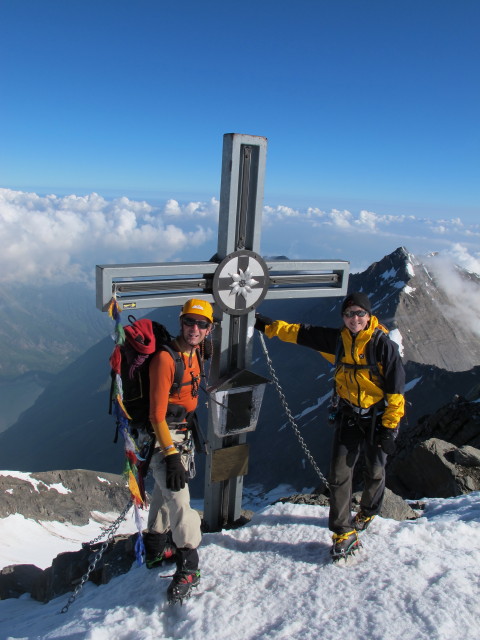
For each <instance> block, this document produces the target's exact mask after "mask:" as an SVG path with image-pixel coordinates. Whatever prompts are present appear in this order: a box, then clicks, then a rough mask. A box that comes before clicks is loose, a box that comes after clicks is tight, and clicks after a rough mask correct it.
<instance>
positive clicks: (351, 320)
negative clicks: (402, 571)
mask: <svg viewBox="0 0 480 640" xmlns="http://www.w3.org/2000/svg"><path fill="white" fill-rule="evenodd" d="M341 313H342V319H343V327H341V328H331V327H319V326H312V325H305V324H289V323H287V322H283V321H282V320H275V321H274V320H271V319H270V318H266V317H265V316H262V315H260V314H257V321H256V324H255V328H256V329H258V330H259V331H263V332H264V333H265V335H266V336H268V337H269V338H273V337H277V338H279V339H280V340H283V341H284V342H292V343H294V344H299V345H303V346H306V347H310V348H311V349H315V350H316V351H319V352H320V353H321V355H322V356H324V357H325V358H326V359H327V360H328V361H329V362H330V363H331V364H334V365H335V374H334V378H335V390H334V404H335V406H334V409H333V411H332V421H333V422H334V425H335V434H334V440H333V448H332V456H331V464H330V476H329V488H330V514H329V528H330V530H331V531H333V547H332V556H333V557H334V559H336V558H338V557H345V556H346V555H348V554H349V553H351V552H352V551H354V550H355V549H356V548H357V547H358V544H359V542H358V532H359V531H362V530H364V529H366V528H367V527H368V525H369V524H370V523H371V521H372V519H373V518H374V517H375V515H377V514H378V513H379V511H380V509H381V506H382V502H383V497H384V493H385V465H386V462H387V456H388V455H389V454H392V453H394V451H395V438H396V436H397V432H398V425H399V423H400V420H401V418H402V416H403V414H404V404H405V400H404V396H403V393H404V385H405V372H404V369H403V365H402V361H401V358H400V353H399V350H398V346H397V345H396V344H395V343H394V342H393V341H392V340H390V339H389V338H388V336H387V335H386V334H387V333H388V332H387V330H386V329H385V327H383V326H382V325H381V324H380V323H379V321H378V319H377V318H376V316H374V315H372V309H371V304H370V300H369V298H368V296H367V295H366V294H364V293H362V292H358V291H357V292H353V293H350V294H348V295H347V297H346V298H345V300H344V301H343V304H342V309H341ZM369 353H372V356H371V360H372V362H369V361H368V360H369V357H368V355H369ZM362 449H363V451H364V455H365V474H364V490H363V493H362V498H361V502H360V511H359V512H358V514H357V515H356V517H355V518H353V517H352V513H351V505H352V484H353V471H354V467H355V464H356V462H357V460H358V458H359V455H360V451H361V450H362Z"/></svg>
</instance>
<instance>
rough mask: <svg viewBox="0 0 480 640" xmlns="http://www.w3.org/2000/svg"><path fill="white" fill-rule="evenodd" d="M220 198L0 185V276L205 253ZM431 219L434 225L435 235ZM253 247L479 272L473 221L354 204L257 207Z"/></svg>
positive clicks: (60, 276) (29, 277) (37, 275)
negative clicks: (148, 197)
mask: <svg viewBox="0 0 480 640" xmlns="http://www.w3.org/2000/svg"><path fill="white" fill-rule="evenodd" d="M218 212H219V202H218V200H216V199H215V198H211V199H210V200H208V201H206V202H199V201H193V202H188V203H181V202H179V201H177V200H175V199H173V198H171V199H169V200H168V201H167V202H166V204H165V205H164V206H163V207H154V206H152V205H151V204H149V203H148V202H145V201H134V200H130V199H129V198H126V197H122V198H116V199H114V200H111V201H109V200H105V199H104V198H103V197H102V196H100V195H98V194H96V193H91V194H89V195H87V196H76V195H70V196H65V197H60V196H56V195H48V196H39V195H37V194H35V193H26V192H21V191H13V190H10V189H0V240H1V247H2V251H1V252H0V282H1V281H3V282H5V281H19V282H20V281H22V282H25V281H33V280H37V281H38V280H45V279H49V280H50V279H51V280H57V281H67V282H68V281H75V280H88V281H90V282H92V283H93V279H94V275H93V273H94V267H95V265H96V264H111V263H117V264H128V263H133V262H166V261H178V260H186V261H197V260H209V259H210V257H211V256H212V255H213V254H214V253H216V247H217V225H218V222H217V221H218ZM439 227H441V228H442V233H438V232H437V231H438V229H439ZM260 246H261V252H262V253H263V254H264V255H270V256H271V255H285V256H287V257H289V258H291V259H316V260H318V259H328V260H331V259H335V260H347V261H349V262H350V268H351V271H352V272H354V271H361V270H363V269H365V268H367V267H368V266H369V265H370V264H371V263H372V262H375V261H378V260H380V259H381V258H382V257H383V256H384V255H387V254H389V253H391V252H392V251H394V250H395V249H397V248H398V247H400V246H405V247H406V248H407V249H408V251H410V252H411V253H413V254H416V255H425V254H428V253H431V252H440V253H442V252H445V253H449V254H450V255H451V257H452V258H453V259H454V261H455V262H456V263H457V264H460V265H461V266H463V267H465V268H466V269H468V270H470V271H474V272H476V273H480V226H479V225H464V224H463V223H462V221H461V220H459V219H458V218H455V219H452V220H445V219H442V220H430V219H425V218H416V217H415V216H411V215H409V216H403V215H399V216H393V215H384V214H378V213H375V212H372V211H367V210H361V211H360V212H358V213H353V212H351V211H348V210H337V209H332V210H331V211H323V210H322V209H320V208H318V207H308V208H307V209H305V210H300V209H295V208H293V207H289V206H286V205H279V206H276V207H272V206H270V205H268V204H266V205H265V206H264V209H263V225H262V236H261V242H260Z"/></svg>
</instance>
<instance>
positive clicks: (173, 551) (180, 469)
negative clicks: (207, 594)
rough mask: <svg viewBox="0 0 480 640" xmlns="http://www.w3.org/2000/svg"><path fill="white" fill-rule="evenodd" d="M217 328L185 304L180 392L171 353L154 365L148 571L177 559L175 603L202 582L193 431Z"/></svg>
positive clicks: (205, 313) (206, 313)
mask: <svg viewBox="0 0 480 640" xmlns="http://www.w3.org/2000/svg"><path fill="white" fill-rule="evenodd" d="M212 325H213V309H212V306H211V305H210V303H208V302H206V301H205V300H197V299H192V300H188V302H186V303H185V304H184V306H183V308H182V310H181V313H180V332H179V335H178V336H177V337H176V338H175V339H174V340H173V341H172V343H171V345H170V346H171V347H172V348H173V350H174V351H176V352H177V353H178V354H180V357H181V358H182V360H183V366H184V374H183V380H182V383H181V384H180V385H179V387H178V389H177V390H174V391H171V389H172V384H173V382H174V376H175V362H174V360H173V358H172V356H171V355H170V353H168V352H167V351H163V350H160V351H158V352H157V353H156V354H155V355H154V357H153V358H152V361H151V363H150V423H151V425H152V427H153V430H154V433H155V438H156V444H155V451H154V454H153V456H152V460H151V463H150V469H151V470H152V474H153V477H154V480H155V486H154V489H153V493H152V500H151V505H150V511H149V517H148V530H147V532H146V534H145V535H144V540H145V548H146V564H147V567H148V568H153V567H154V566H158V565H159V564H161V563H162V561H163V560H168V559H172V557H173V556H174V557H175V560H176V563H177V571H176V572H175V574H174V576H173V579H172V582H171V583H170V585H169V587H168V592H167V593H168V600H169V602H177V601H182V600H183V599H184V598H186V597H188V596H189V595H190V594H191V590H192V587H196V586H197V585H198V583H199V582H200V571H199V570H198V563H199V559H198V551H197V547H198V546H199V544H200V542H201V531H200V516H199V514H198V512H197V511H195V510H194V509H192V507H191V506H190V492H189V489H188V468H189V463H190V462H191V461H193V443H192V433H191V427H192V424H193V423H194V421H195V420H196V416H195V409H196V408H197V403H198V391H199V385H200V382H201V380H200V378H201V372H202V371H203V366H201V364H202V359H203V353H202V349H201V345H202V344H203V342H204V340H205V338H206V337H207V336H208V335H209V333H210V332H211V329H212Z"/></svg>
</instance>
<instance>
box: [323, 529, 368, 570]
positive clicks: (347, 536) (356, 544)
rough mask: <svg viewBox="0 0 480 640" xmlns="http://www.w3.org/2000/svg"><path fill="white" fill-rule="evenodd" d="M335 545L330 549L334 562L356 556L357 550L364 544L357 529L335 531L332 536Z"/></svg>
mask: <svg viewBox="0 0 480 640" xmlns="http://www.w3.org/2000/svg"><path fill="white" fill-rule="evenodd" d="M332 540H333V547H332V549H331V551H330V555H331V557H332V561H333V562H338V561H339V560H346V559H347V558H349V557H351V556H354V555H355V552H356V551H358V549H360V547H361V546H362V544H361V542H360V540H359V539H358V533H357V531H355V530H353V531H348V532H347V533H334V534H333V536H332Z"/></svg>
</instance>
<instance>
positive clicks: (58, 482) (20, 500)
mask: <svg viewBox="0 0 480 640" xmlns="http://www.w3.org/2000/svg"><path fill="white" fill-rule="evenodd" d="M29 478H30V479H28V477H26V478H22V477H15V476H10V475H0V494H1V495H2V500H1V502H0V517H1V518H6V517H7V516H9V515H10V514H14V513H21V514H22V515H23V516H24V517H25V518H34V519H35V520H57V521H58V522H71V523H72V524H76V525H83V524H88V522H89V520H90V517H91V513H92V511H99V512H103V513H105V512H108V511H119V512H120V511H122V510H123V508H124V507H125V505H126V504H127V502H128V500H129V498H130V493H129V491H128V489H127V487H126V481H125V479H124V478H122V476H120V475H115V474H110V473H97V472H95V471H87V470H84V469H75V470H69V471H43V472H39V473H32V474H30V476H29Z"/></svg>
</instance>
